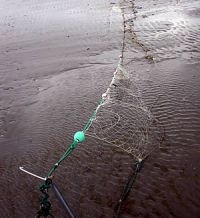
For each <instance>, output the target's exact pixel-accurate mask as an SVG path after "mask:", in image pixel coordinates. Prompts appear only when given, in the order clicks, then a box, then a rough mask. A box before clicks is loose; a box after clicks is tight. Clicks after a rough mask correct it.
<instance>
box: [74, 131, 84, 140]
mask: <svg viewBox="0 0 200 218" xmlns="http://www.w3.org/2000/svg"><path fill="white" fill-rule="evenodd" d="M84 140H85V134H84V132H83V131H78V132H76V133H75V134H74V141H76V142H83V141H84Z"/></svg>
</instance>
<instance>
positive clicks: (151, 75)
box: [0, 0, 200, 218]
mask: <svg viewBox="0 0 200 218" xmlns="http://www.w3.org/2000/svg"><path fill="white" fill-rule="evenodd" d="M0 3H1V4H0V5H1V6H0V33H1V34H0V48H1V49H0V90H1V91H0V148H1V154H0V157H1V165H0V172H1V180H0V186H1V191H0V195H1V200H0V212H1V214H2V217H5V218H6V217H16V218H18V217H34V215H35V213H36V211H37V209H38V206H39V202H38V197H39V193H38V191H37V187H38V182H39V181H38V180H35V179H32V178H30V177H29V176H26V175H24V174H22V173H21V172H19V171H18V166H22V165H23V166H26V168H28V169H31V170H32V171H33V172H35V173H38V174H40V175H42V176H43V175H44V174H46V173H47V171H48V169H49V167H50V166H51V165H52V164H53V163H54V162H55V161H56V160H57V159H58V158H59V157H60V155H61V154H62V153H63V151H64V150H65V148H66V147H67V145H68V144H69V143H70V142H71V141H72V139H73V134H74V132H75V131H77V130H79V129H82V127H83V125H84V124H85V123H86V122H87V120H88V118H89V117H90V116H91V113H92V112H93V110H94V109H95V108H96V106H97V104H98V101H99V99H100V98H101V95H102V93H104V91H105V90H106V88H107V86H108V85H109V83H110V80H111V78H112V75H113V72H114V70H115V69H116V66H117V63H118V61H119V55H120V54H121V52H122V51H123V62H124V67H125V68H126V70H127V72H128V73H129V74H130V76H131V77H132V78H134V81H136V83H137V86H138V87H139V88H140V92H141V95H142V99H143V101H144V103H145V105H146V107H148V108H149V110H151V113H152V114H153V115H154V116H155V117H156V119H158V120H159V122H160V123H161V125H162V126H163V127H164V129H165V139H164V141H165V142H164V145H163V146H162V147H161V148H159V149H158V150H156V151H155V152H154V153H153V154H152V155H151V158H149V160H148V161H147V162H146V164H145V167H144V169H143V170H142V173H141V174H140V177H138V180H137V181H136V184H135V189H133V191H132V192H131V194H130V196H129V198H128V200H127V202H126V204H125V205H124V207H123V208H122V217H181V218H184V217H185V218H186V217H198V215H199V213H200V210H199V207H198V205H199V198H200V189H199V182H200V178H199V173H200V165H199V157H200V153H199V149H198V148H199V145H200V137H199V129H200V115H199V114H200V113H199V112H200V111H199V110H200V97H199V93H200V88H199V87H200V86H199V84H200V76H199V65H200V64H199V60H200V56H199V50H200V37H199V30H200V25H199V23H200V22H199V19H200V17H199V10H200V5H199V2H198V1H194V0H193V1H192V2H191V1H190V2H188V1H175V0H174V1H169V2H167V3H166V2H165V1H163V0H162V1H161V0H159V1H146V0H145V1H142V2H140V1H134V2H131V1H129V2H127V1H104V0H103V1H102V0H95V1H90V0H87V1H84V2H73V1H63V0H59V1H53V0H51V1H43V2H42V3H41V2H38V1H32V0H31V1H29V2H24V1H17V2H15V1H5V0H0ZM124 30H125V32H124ZM124 33H125V35H124ZM124 36H125V37H124ZM122 42H124V44H122ZM123 45H124V47H123ZM132 163H133V159H132V157H130V156H128V155H127V154H126V153H123V152H116V151H115V150H113V149H111V147H110V146H108V145H106V144H105V145H104V144H103V143H102V142H101V141H100V142H99V141H96V140H94V139H90V140H88V141H87V143H84V145H83V146H80V147H78V149H77V150H76V151H75V152H74V153H73V155H72V157H71V158H69V160H67V161H66V165H63V166H62V168H61V169H60V171H59V173H58V174H56V178H55V180H56V182H57V183H58V184H59V186H60V188H61V190H62V192H63V193H64V195H65V196H66V197H67V199H68V201H69V203H70V206H72V208H73V209H74V211H75V212H76V214H77V216H78V217H91V218H92V217H113V214H114V207H115V206H116V203H117V200H118V198H119V195H120V192H121V190H122V187H123V185H124V183H125V181H126V178H127V175H128V174H129V171H130V167H131V164H132ZM52 201H53V202H54V204H53V214H54V215H55V217H65V214H64V212H63V211H62V209H61V207H60V205H59V203H58V202H57V200H56V199H54V198H52Z"/></svg>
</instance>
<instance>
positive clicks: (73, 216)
mask: <svg viewBox="0 0 200 218" xmlns="http://www.w3.org/2000/svg"><path fill="white" fill-rule="evenodd" d="M51 187H52V189H53V191H54V193H55V195H56V196H57V197H58V199H59V200H60V203H61V204H62V205H63V207H64V209H65V211H66V213H67V215H68V217H69V218H75V215H74V214H73V212H72V210H71V208H70V207H69V205H68V204H67V202H66V200H65V199H64V197H63V196H62V194H61V193H60V191H59V190H58V187H57V186H56V184H55V183H52V185H51Z"/></svg>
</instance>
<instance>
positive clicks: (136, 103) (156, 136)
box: [86, 64, 161, 161]
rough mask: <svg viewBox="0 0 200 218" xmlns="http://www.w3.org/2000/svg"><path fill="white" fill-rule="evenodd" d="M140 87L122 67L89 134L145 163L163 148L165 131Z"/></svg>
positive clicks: (117, 71)
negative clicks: (151, 110)
mask: <svg viewBox="0 0 200 218" xmlns="http://www.w3.org/2000/svg"><path fill="white" fill-rule="evenodd" d="M136 84H137V83H136V81H134V79H133V78H131V77H130V75H128V73H127V72H126V70H125V69H124V68H123V66H122V64H119V66H118V68H117V70H116V72H115V73H114V77H113V79H112V82H111V83H110V86H109V88H108V89H107V91H106V93H105V94H104V95H103V97H104V102H103V104H101V106H100V107H99V109H98V110H97V114H96V116H95V118H94V119H93V121H92V123H91V125H90V127H89V128H88V130H87V132H86V134H87V135H88V136H91V137H94V138H96V139H98V140H102V141H104V142H107V143H109V144H111V145H113V146H115V147H118V148H120V149H122V150H123V151H125V152H127V153H129V154H131V155H132V156H134V157H135V158H136V159H137V160H140V161H141V160H143V159H145V158H146V157H147V156H148V155H149V154H150V153H151V152H152V151H153V150H154V149H155V148H157V147H158V146H159V142H160V140H161V131H160V127H159V125H158V124H159V123H158V122H157V120H156V119H155V118H154V117H153V115H152V114H151V112H150V111H149V110H148V108H147V107H146V106H145V104H144V102H143V100H142V98H141V93H140V90H139V88H138V87H137V85H136Z"/></svg>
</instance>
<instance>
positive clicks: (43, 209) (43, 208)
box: [37, 178, 52, 217]
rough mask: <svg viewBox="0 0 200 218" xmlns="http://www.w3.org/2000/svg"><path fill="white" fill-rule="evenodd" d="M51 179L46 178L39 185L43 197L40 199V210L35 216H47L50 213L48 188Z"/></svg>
mask: <svg viewBox="0 0 200 218" xmlns="http://www.w3.org/2000/svg"><path fill="white" fill-rule="evenodd" d="M51 184H52V180H51V179H50V178H47V179H46V181H45V183H44V184H42V185H41V186H40V191H41V192H42V194H43V197H42V199H41V201H40V210H39V211H38V212H37V217H47V216H49V215H50V210H51V202H50V201H49V194H48V189H49V188H50V187H51Z"/></svg>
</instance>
